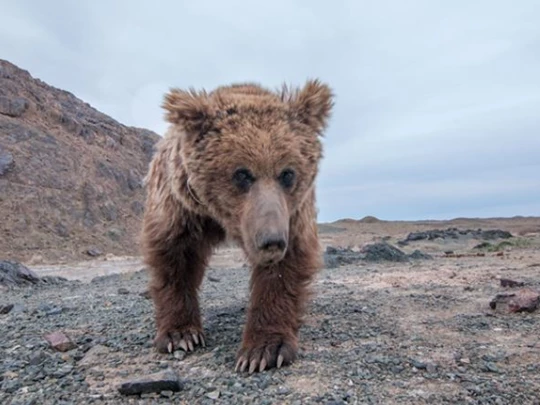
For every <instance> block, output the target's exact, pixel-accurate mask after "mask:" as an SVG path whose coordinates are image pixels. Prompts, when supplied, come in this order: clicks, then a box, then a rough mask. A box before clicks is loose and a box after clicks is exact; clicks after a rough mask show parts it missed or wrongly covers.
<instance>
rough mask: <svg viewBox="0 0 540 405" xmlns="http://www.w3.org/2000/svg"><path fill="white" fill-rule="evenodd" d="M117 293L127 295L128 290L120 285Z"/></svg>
mask: <svg viewBox="0 0 540 405" xmlns="http://www.w3.org/2000/svg"><path fill="white" fill-rule="evenodd" d="M118 294H120V295H128V294H129V290H128V289H127V288H124V287H120V288H119V289H118Z"/></svg>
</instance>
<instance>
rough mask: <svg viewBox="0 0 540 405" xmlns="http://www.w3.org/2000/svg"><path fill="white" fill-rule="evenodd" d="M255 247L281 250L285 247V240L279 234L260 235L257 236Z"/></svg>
mask: <svg viewBox="0 0 540 405" xmlns="http://www.w3.org/2000/svg"><path fill="white" fill-rule="evenodd" d="M257 247H258V248H259V250H266V251H269V250H279V251H283V250H285V248H286V247H287V241H286V240H285V238H284V237H283V236H282V235H279V234H270V235H261V236H259V237H258V238H257Z"/></svg>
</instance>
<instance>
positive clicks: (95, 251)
mask: <svg viewBox="0 0 540 405" xmlns="http://www.w3.org/2000/svg"><path fill="white" fill-rule="evenodd" d="M86 254H87V255H88V256H91V257H97V256H101V255H102V254H103V252H102V251H101V250H99V249H97V248H91V249H88V250H87V251H86Z"/></svg>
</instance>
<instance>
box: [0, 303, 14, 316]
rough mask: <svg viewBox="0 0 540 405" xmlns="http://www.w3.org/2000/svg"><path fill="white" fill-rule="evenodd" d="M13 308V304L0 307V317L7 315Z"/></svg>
mask: <svg viewBox="0 0 540 405" xmlns="http://www.w3.org/2000/svg"><path fill="white" fill-rule="evenodd" d="M13 307H14V305H13V304H7V305H2V306H0V315H6V314H9V313H10V312H11V310H12V309H13Z"/></svg>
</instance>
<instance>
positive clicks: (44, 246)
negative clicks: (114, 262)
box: [0, 60, 159, 261]
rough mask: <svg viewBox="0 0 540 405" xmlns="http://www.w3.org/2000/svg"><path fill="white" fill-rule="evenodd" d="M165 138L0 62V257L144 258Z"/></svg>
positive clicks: (15, 67)
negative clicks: (141, 237)
mask: <svg viewBox="0 0 540 405" xmlns="http://www.w3.org/2000/svg"><path fill="white" fill-rule="evenodd" d="M158 139H159V136H158V135H157V134H155V133H153V132H151V131H148V130H145V129H139V128H132V127H128V126H125V125H122V124H120V123H119V122H117V121H116V120H114V119H113V118H111V117H109V116H107V115H105V114H103V113H101V112H99V111H97V110H96V109H95V108H93V107H92V106H90V105H89V104H88V103H85V102H83V101H81V100H79V99H78V98H77V97H75V96H74V95H73V94H71V93H69V92H66V91H63V90H59V89H57V88H54V87H52V86H49V85H47V84H46V83H44V82H43V81H41V80H39V79H35V78H33V77H32V76H31V75H30V73H28V72H27V71H25V70H23V69H20V68H18V67H17V66H15V65H13V64H11V63H9V62H7V61H3V60H0V212H2V217H3V218H2V221H1V222H0V227H1V228H2V236H3V237H2V238H0V257H2V256H4V257H11V258H14V259H16V260H23V261H24V260H28V259H29V258H31V257H32V256H35V254H36V252H39V255H41V256H43V258H44V259H51V260H57V259H60V258H74V257H80V258H85V257H86V258H87V257H88V255H86V253H85V252H86V251H87V250H88V249H89V248H91V247H92V248H96V249H99V250H101V251H103V252H104V253H113V254H134V253H137V246H138V243H137V235H138V230H139V227H140V220H141V215H142V211H143V207H144V205H143V203H144V191H143V189H142V187H141V185H142V184H141V182H142V178H143V176H144V174H145V173H146V171H147V166H148V163H149V161H150V159H151V157H152V153H153V147H154V144H155V142H156V141H157V140H158Z"/></svg>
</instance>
